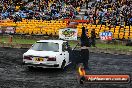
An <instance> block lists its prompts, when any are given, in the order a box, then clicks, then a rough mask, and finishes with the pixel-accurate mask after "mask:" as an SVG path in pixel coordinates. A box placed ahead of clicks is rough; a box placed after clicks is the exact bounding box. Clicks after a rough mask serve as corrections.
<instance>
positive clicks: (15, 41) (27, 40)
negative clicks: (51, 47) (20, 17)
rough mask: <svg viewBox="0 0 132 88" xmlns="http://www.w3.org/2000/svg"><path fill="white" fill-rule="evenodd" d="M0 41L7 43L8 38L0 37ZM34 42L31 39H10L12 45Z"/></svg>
mask: <svg viewBox="0 0 132 88" xmlns="http://www.w3.org/2000/svg"><path fill="white" fill-rule="evenodd" d="M0 41H1V42H2V43H9V38H8V37H0ZM36 41H37V40H33V39H21V38H13V39H12V43H16V44H33V43H35V42H36Z"/></svg>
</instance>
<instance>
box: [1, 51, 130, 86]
mask: <svg viewBox="0 0 132 88" xmlns="http://www.w3.org/2000/svg"><path fill="white" fill-rule="evenodd" d="M25 51H26V49H11V48H0V88H132V83H129V84H84V85H80V84H79V83H78V82H77V70H76V69H75V68H74V67H73V66H72V65H70V66H69V67H67V68H66V70H64V71H62V70H58V69H42V68H38V69H33V70H28V69H27V68H26V67H25V66H22V54H23V53H24V52H25ZM89 68H90V69H89V70H87V74H130V75H132V57H131V56H126V55H111V54H103V53H101V54H98V53H91V54H90V60H89Z"/></svg>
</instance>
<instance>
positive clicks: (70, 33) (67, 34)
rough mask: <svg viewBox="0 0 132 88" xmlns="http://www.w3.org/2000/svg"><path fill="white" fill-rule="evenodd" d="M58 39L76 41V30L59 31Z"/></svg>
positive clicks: (65, 29)
mask: <svg viewBox="0 0 132 88" xmlns="http://www.w3.org/2000/svg"><path fill="white" fill-rule="evenodd" d="M59 39H64V40H77V29H74V28H64V29H60V30H59Z"/></svg>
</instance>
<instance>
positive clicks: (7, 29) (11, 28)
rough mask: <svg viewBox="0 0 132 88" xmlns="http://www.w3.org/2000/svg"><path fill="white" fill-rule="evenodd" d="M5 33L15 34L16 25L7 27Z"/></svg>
mask: <svg viewBox="0 0 132 88" xmlns="http://www.w3.org/2000/svg"><path fill="white" fill-rule="evenodd" d="M5 33H7V34H14V33H15V28H14V27H7V28H6V30H5Z"/></svg>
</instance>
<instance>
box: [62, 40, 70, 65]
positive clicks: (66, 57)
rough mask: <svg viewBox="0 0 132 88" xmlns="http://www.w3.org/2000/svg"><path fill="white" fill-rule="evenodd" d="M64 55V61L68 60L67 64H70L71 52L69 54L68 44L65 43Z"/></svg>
mask: <svg viewBox="0 0 132 88" xmlns="http://www.w3.org/2000/svg"><path fill="white" fill-rule="evenodd" d="M62 54H63V56H64V59H65V60H66V64H68V63H69V52H68V45H67V42H64V43H63V44H62Z"/></svg>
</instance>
